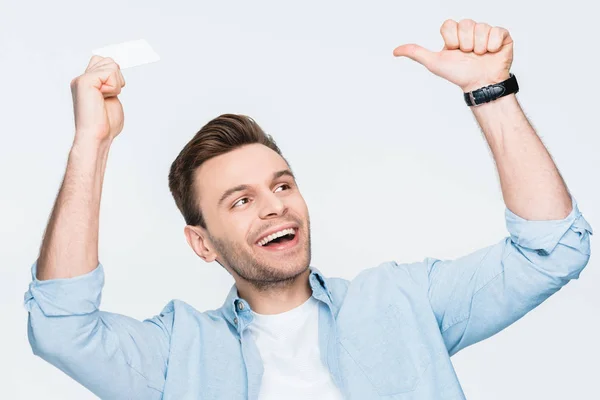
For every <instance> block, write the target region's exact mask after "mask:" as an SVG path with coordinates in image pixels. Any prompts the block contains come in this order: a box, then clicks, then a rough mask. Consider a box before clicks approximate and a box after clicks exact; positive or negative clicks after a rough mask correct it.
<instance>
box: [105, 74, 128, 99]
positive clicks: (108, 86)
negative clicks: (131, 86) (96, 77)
mask: <svg viewBox="0 0 600 400" xmlns="http://www.w3.org/2000/svg"><path fill="white" fill-rule="evenodd" d="M122 87H123V86H122V84H121V82H120V80H119V77H118V75H117V71H112V72H111V73H110V74H109V75H108V77H107V78H106V79H105V80H102V86H100V92H102V94H104V97H105V98H106V97H113V96H117V95H119V94H120V93H121V88H122Z"/></svg>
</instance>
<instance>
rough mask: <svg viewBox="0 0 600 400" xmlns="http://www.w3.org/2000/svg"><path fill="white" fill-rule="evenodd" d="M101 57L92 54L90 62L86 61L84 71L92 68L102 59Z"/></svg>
mask: <svg viewBox="0 0 600 400" xmlns="http://www.w3.org/2000/svg"><path fill="white" fill-rule="evenodd" d="M103 59H104V57H100V56H96V55H93V56H92V58H90V62H89V63H88V65H87V67H85V72H87V71H89V70H90V69H92V67H93V66H94V65H96V64H98V62H100V61H102V60H103Z"/></svg>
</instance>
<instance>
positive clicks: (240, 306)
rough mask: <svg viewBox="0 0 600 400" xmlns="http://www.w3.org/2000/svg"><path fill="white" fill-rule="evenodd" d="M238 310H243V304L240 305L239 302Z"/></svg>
mask: <svg viewBox="0 0 600 400" xmlns="http://www.w3.org/2000/svg"><path fill="white" fill-rule="evenodd" d="M238 308H239V310H240V311H241V310H243V309H244V303H242V302H241V301H240V302H239V303H238Z"/></svg>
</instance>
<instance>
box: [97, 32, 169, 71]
mask: <svg viewBox="0 0 600 400" xmlns="http://www.w3.org/2000/svg"><path fill="white" fill-rule="evenodd" d="M92 54H94V55H97V56H101V57H110V58H112V59H113V60H115V62H116V63H117V64H119V66H120V67H121V69H125V68H131V67H136V66H138V65H144V64H149V63H153V62H156V61H158V60H160V57H159V56H158V54H156V52H155V51H154V50H153V49H152V47H151V46H150V45H149V44H148V42H146V41H145V40H144V39H139V40H131V41H129V42H123V43H119V44H111V45H109V46H105V47H102V48H100V49H96V50H94V51H92Z"/></svg>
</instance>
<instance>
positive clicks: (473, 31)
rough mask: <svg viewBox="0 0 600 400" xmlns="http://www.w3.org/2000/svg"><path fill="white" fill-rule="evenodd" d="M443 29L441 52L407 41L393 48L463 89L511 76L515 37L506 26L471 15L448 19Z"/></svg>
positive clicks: (478, 86)
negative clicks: (460, 18) (457, 20)
mask: <svg viewBox="0 0 600 400" xmlns="http://www.w3.org/2000/svg"><path fill="white" fill-rule="evenodd" d="M440 33H441V34H442V38H443V39H444V47H443V48H442V50H441V51H439V52H432V51H429V50H427V49H424V48H423V47H421V46H419V45H416V44H405V45H402V46H399V47H397V48H396V49H394V55H395V56H397V57H408V58H411V59H413V60H414V61H416V62H418V63H420V64H422V65H423V66H425V67H426V68H427V69H428V70H429V71H431V72H432V73H434V74H435V75H438V76H440V77H442V78H444V79H446V80H448V81H450V82H452V83H454V84H456V85H458V86H459V87H460V88H461V89H462V90H463V91H464V92H470V91H472V90H475V89H478V88H480V87H482V86H487V85H491V84H494V83H499V82H502V81H504V80H506V79H508V78H509V76H510V75H509V70H510V67H511V65H512V60H513V40H512V38H511V36H510V33H509V32H508V31H507V30H506V29H504V28H501V27H497V26H494V27H492V26H490V25H488V24H486V23H478V22H475V21H473V20H471V19H463V20H461V21H460V22H456V21H453V20H451V19H449V20H446V21H445V22H444V23H443V24H442V26H441V28H440Z"/></svg>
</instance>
